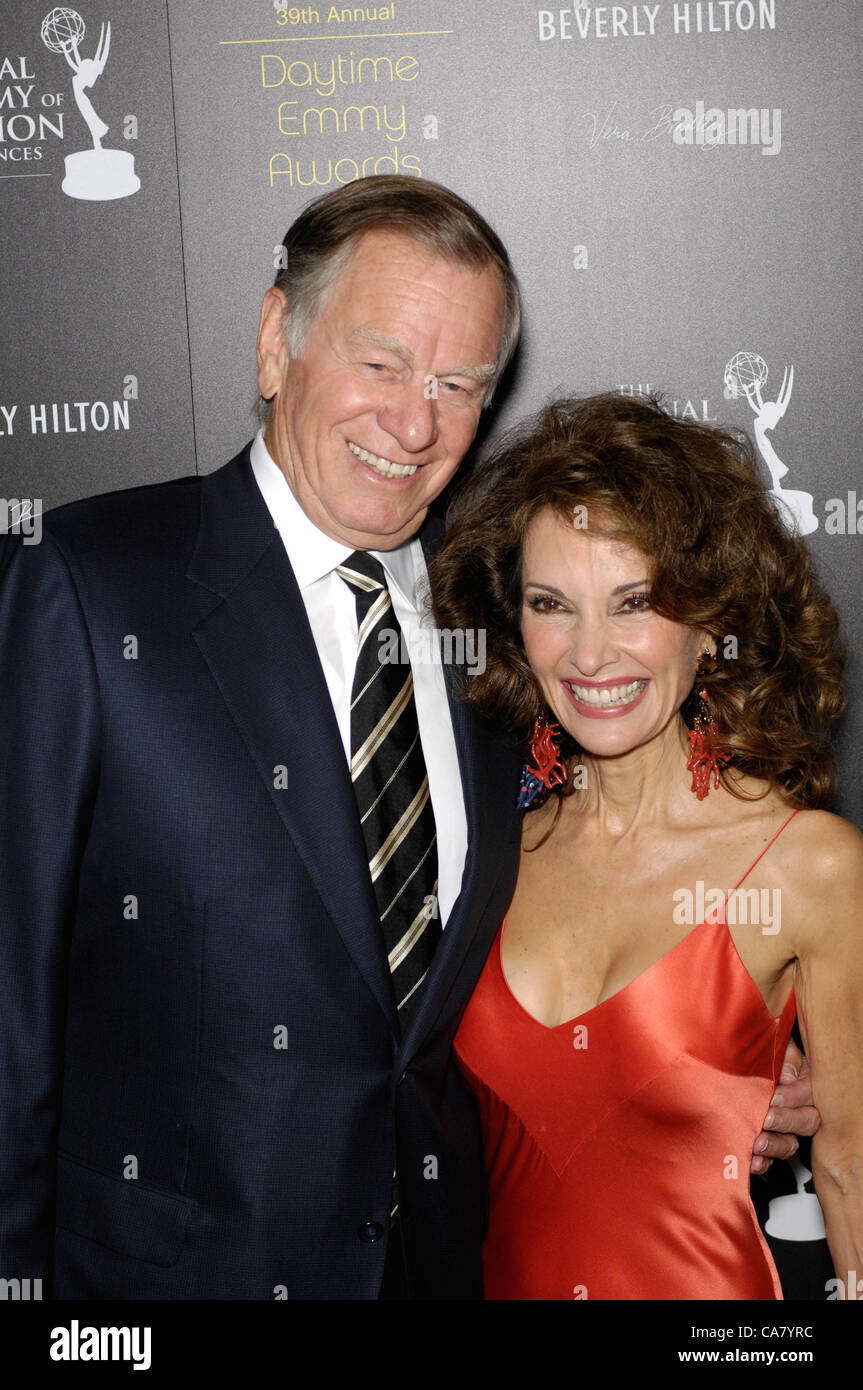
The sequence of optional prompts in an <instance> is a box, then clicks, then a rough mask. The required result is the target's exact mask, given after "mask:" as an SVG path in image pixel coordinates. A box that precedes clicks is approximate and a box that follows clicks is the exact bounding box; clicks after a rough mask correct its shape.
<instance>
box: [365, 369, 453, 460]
mask: <svg viewBox="0 0 863 1390" xmlns="http://www.w3.org/2000/svg"><path fill="white" fill-rule="evenodd" d="M435 386H436V382H430V383H429V382H426V381H425V380H424V379H423V378H422V377H421V376H420V375H419V373H416V374H415V375H413V376H411V379H410V380H409V381H406V382H403V383H400V384H399V385H398V386H397V387H395V388H394V389H393V391H392V394H389V393H388V395H387V399H386V400H385V401H384V402H383V404H382V405H381V408H380V410H379V411H378V424H379V425H380V426H381V428H382V429H384V430H386V432H387V434H391V435H392V437H393V439H395V440H396V441H397V442H398V443H399V444H400V445H401V447H402V448H403V449H404V451H405V453H409V454H417V453H420V452H421V451H422V450H423V449H428V448H429V447H430V446H431V445H432V444H434V442H435V440H436V439H437V437H438V419H437V397H436V395H435V391H434V387H435Z"/></svg>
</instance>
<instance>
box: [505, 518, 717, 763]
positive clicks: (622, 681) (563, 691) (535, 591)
mask: <svg viewBox="0 0 863 1390" xmlns="http://www.w3.org/2000/svg"><path fill="white" fill-rule="evenodd" d="M649 594H650V563H649V561H648V559H647V557H646V556H645V555H643V554H642V553H641V551H639V550H636V549H635V548H634V547H633V546H631V545H627V544H626V543H625V542H620V541H614V540H609V539H608V538H606V537H603V536H600V535H596V534H591V533H590V532H589V531H585V530H579V529H577V528H576V527H574V526H570V525H569V524H568V523H567V522H566V521H564V520H563V519H562V518H561V517H560V516H558V515H557V514H556V513H554V512H552V511H549V510H547V511H544V512H541V513H540V514H539V516H537V517H536V518H535V519H534V521H533V522H532V523H531V525H530V527H529V528H528V531H527V535H526V536H525V541H524V548H523V554H522V619H521V623H522V637H523V640H524V648H525V652H526V654H527V659H528V661H529V662H530V665H531V667H532V669H533V672H534V675H535V676H536V679H537V682H538V684H539V687H540V689H541V691H542V693H543V695H544V696H545V699H546V701H547V702H548V705H549V706H550V708H551V709H552V710H553V712H554V716H555V719H556V720H557V722H558V723H559V724H560V725H561V727H562V728H564V729H566V730H567V731H568V732H569V733H570V734H571V735H572V737H573V738H574V739H576V741H577V742H578V743H579V745H580V746H581V747H582V748H583V749H584V751H585V752H586V753H593V754H595V755H596V756H606V757H609V756H614V755H617V754H620V753H626V752H629V751H630V750H631V749H633V748H639V747H642V746H643V745H644V744H647V743H649V742H651V740H653V739H655V738H657V737H658V736H659V735H661V734H663V733H664V732H666V731H668V730H669V729H670V728H671V727H672V726H673V727H674V729H675V732H676V718H675V717H676V715H677V713H678V711H679V709H680V706H681V705H682V703H683V701H684V700H685V699H686V696H687V695H688V694H689V692H690V690H691V689H692V683H693V678H694V672H695V665H696V661H697V659H698V654H699V652H701V651H702V650H703V649H704V647H705V646H710V647H711V648H712V645H713V644H712V643H711V642H710V639H709V638H707V637H706V636H705V634H704V633H703V632H700V631H699V630H697V629H694V628H690V627H685V626H684V625H683V624H682V623H673V622H669V620H668V619H667V618H661V617H660V616H659V615H658V614H657V613H654V612H653V610H652V608H651V607H650V599H649Z"/></svg>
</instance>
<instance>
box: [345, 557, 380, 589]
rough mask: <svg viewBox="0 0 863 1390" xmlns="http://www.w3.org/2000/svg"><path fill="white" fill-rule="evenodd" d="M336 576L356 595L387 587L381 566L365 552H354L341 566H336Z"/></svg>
mask: <svg viewBox="0 0 863 1390" xmlns="http://www.w3.org/2000/svg"><path fill="white" fill-rule="evenodd" d="M336 574H337V575H338V576H339V578H340V579H343V580H344V581H345V583H346V584H348V585H350V587H351V588H352V589H354V590H355V591H356V592H358V593H371V592H373V591H375V590H377V589H386V587H387V577H386V574H385V573H384V567H383V565H382V564H381V562H380V560H376V559H375V557H374V555H371V554H369V552H368V551H367V550H355V551H354V553H353V555H349V556H348V558H347V559H346V560H345V561H343V563H342V564H340V565H336Z"/></svg>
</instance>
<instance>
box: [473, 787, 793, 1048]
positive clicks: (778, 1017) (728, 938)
mask: <svg viewBox="0 0 863 1390" xmlns="http://www.w3.org/2000/svg"><path fill="white" fill-rule="evenodd" d="M799 810H800V807H799V806H798V807H796V808H795V809H794V810H793V811H792V812H791V815H790V816H788V817H787V819H786V820H784V821H783V822H782V824H781V825H780V827H779V829H778V830H777V831H776V833H775V834H774V835H771V837H770V839H769V840H768V841H767V844H766V845H765V846H764V848H763V849H762V851H761V853H760V854H759V855H757V856H756V858H755V859H754V860H753V862H752V863H751V864H750V865H749V868H748V869H747V870H746V873H745V874H744V875H743V877H742V878H740V879H738V881H737V883H735V885H734V887H733V888H731V889H729V891H728V892H727V893H726V894H725V897H724V899H723V903H722V921H721V922H719V921H715V922H708V921H707V920H705V921H702V922H699V923H698V924H697V925H696V926H694V927H692V928H691V930H690V931H688V932H686V934H685V935H684V936H682V937H681V938H680V940H679V941H675V943H674V945H673V946H670V947H669V948H668V950H667V951H663V953H662V955H661V956H659V957H658V959H656V960H655V961H652V962H651V964H650V965H648V966H646V967H645V969H644V970H642V971H641V972H640V973H639V974H638V975H635V976H633V978H632V979H631V980H628V981H627V983H626V984H625V985H621V987H620V989H616V990H615V991H614V993H613V994H609V995H607V996H606V997H605V999H600V1000H599V1002H598V1003H596V1004H594V1005H593V1007H592V1008H590V1009H585V1010H584V1012H583V1013H580V1014H576V1015H575V1017H574V1018H567V1019H564V1021H563V1022H562V1023H551V1024H549V1023H543V1022H542V1020H541V1019H538V1018H537V1017H536V1015H535V1014H532V1013H531V1012H530V1010H529V1009H526V1008H525V1006H524V1004H522V1002H521V1000H520V999H518V998H517V997H516V995H515V993H514V991H513V989H512V987H511V985H510V983H509V980H508V979H507V978H506V971H505V970H504V968H503V935H504V932H505V930H506V917H504V919H503V922H502V923H501V927H500V931H499V932H498V934H497V964H498V969H499V970H500V976H501V979H502V980H503V983H504V987H505V989H506V992H507V994H508V995H509V996H510V998H511V999H512V1001H513V1003H514V1004H515V1005H516V1007H517V1008H519V1009H520V1010H521V1012H522V1013H523V1014H525V1015H526V1017H527V1018H529V1019H530V1020H531V1022H533V1023H535V1024H536V1026H537V1028H542V1029H543V1030H544V1031H545V1032H546V1033H556V1032H557V1030H558V1029H559V1028H572V1027H573V1026H574V1025H575V1024H578V1023H580V1022H581V1021H582V1019H585V1018H589V1017H590V1015H591V1014H595V1013H596V1011H597V1009H601V1008H603V1006H604V1005H605V1004H610V1003H611V1001H612V999H617V998H618V997H619V996H620V995H621V994H625V993H626V991H627V990H628V989H631V988H632V986H633V985H635V984H637V983H638V981H639V980H643V979H644V977H645V975H649V974H650V972H651V971H652V970H655V969H656V967H657V966H658V965H661V964H662V962H663V961H665V960H667V959H668V958H669V956H672V955H673V954H674V952H675V951H676V950H678V948H679V947H681V946H682V945H683V943H684V941H689V940H691V939H692V937H694V936H695V933H696V932H698V931H702V930H703V928H704V927H713V928H714V929H716V930H718V929H720V928H721V929H722V934H723V937H724V939H725V942H726V944H727V945H728V946H730V947H731V951H732V953H733V958H734V960H735V961H736V962H737V967H738V968H739V969H740V970H742V971H743V974H744V976H745V977H746V979H747V980H748V981H749V984H750V985H751V987H752V989H753V990H754V991H755V995H756V997H757V998H758V1001H759V1003H760V1004H761V1007H762V1009H763V1010H764V1012H765V1013H766V1015H767V1017H768V1018H769V1019H770V1021H771V1023H774V1024H778V1023H781V1022H782V1020H783V1018H784V1017H785V1011H786V1010H787V1008H788V1005H789V1004H790V1003H791V1001H792V999H793V998H794V986H793V985H792V986H791V991H790V993H789V995H788V998H787V999H786V1001H785V1003H784V1005H783V1006H782V1009H781V1011H780V1012H779V1013H778V1014H772V1013H771V1012H770V1010H769V1009H768V1007H767V1003H766V1001H765V998H764V995H763V994H762V993H761V990H760V989H759V988H758V986H757V984H756V983H755V981H754V980H753V978H752V976H751V975H750V973H749V971H748V970H747V969H746V966H745V965H744V963H743V957H742V956H741V954H740V952H739V951H738V949H737V946H736V944H735V941H734V937H733V936H732V935H731V932H730V931H729V930H728V921H727V908H728V899H729V898H730V896H731V894H732V893H736V892H737V889H738V888H739V887H740V885H741V884H742V883H744V882H745V881H746V879H747V878H748V877H749V875H750V874H751V873H752V870H753V869H754V868H755V865H756V864H757V863H758V862H759V860H760V859H763V857H764V855H765V854H766V853H767V851H768V850H769V848H770V846H771V845H772V844H773V843H774V842H775V841H776V840H778V839H779V836H780V835H781V834H782V831H783V830H784V829H785V827H786V825H788V824H790V822H791V821H792V820H793V819H794V817H795V816H796V815H797V813H798V811H799Z"/></svg>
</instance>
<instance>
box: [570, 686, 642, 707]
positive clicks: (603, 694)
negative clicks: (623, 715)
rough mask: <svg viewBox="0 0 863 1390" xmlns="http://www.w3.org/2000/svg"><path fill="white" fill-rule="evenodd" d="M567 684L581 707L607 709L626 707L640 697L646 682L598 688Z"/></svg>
mask: <svg viewBox="0 0 863 1390" xmlns="http://www.w3.org/2000/svg"><path fill="white" fill-rule="evenodd" d="M567 684H568V686H569V688H570V690H571V691H572V693H573V695H574V696H575V698H576V699H577V700H580V701H581V703H582V704H583V705H593V706H594V707H595V708H596V709H608V708H610V707H611V706H612V705H628V704H630V703H631V701H632V700H634V699H635V697H636V695H640V694H641V692H642V690H643V689H644V687H645V686H646V685H647V681H646V680H643V681H631V682H630V683H629V685H603V686H600V687H598V688H597V687H596V686H591V685H576V684H575V683H574V682H573V681H567Z"/></svg>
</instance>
